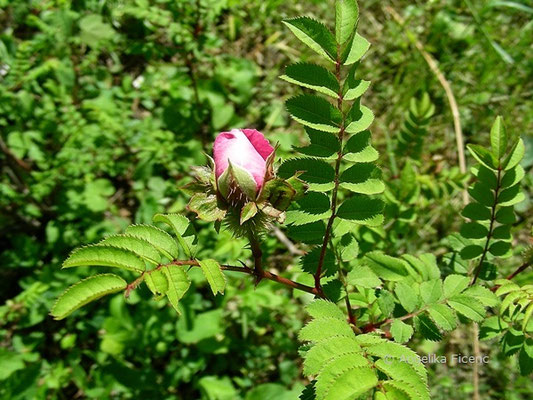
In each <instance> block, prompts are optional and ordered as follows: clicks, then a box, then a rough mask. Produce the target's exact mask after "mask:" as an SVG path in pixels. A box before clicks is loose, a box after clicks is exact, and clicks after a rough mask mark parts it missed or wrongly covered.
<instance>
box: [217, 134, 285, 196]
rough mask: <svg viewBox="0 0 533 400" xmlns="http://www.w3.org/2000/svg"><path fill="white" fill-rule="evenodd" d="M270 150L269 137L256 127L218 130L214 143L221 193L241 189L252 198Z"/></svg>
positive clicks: (236, 192) (259, 185) (234, 193)
mask: <svg viewBox="0 0 533 400" xmlns="http://www.w3.org/2000/svg"><path fill="white" fill-rule="evenodd" d="M273 152H274V148H273V147H272V146H271V145H270V143H269V142H268V140H267V139H265V137H264V136H263V134H262V133H261V132H259V131H256V130H255V129H233V130H232V131H231V132H222V133H220V134H219V135H218V136H217V138H216V139H215V144H214V147H213V156H214V160H215V176H216V179H217V187H218V190H219V192H220V194H221V195H222V196H223V197H224V198H226V199H229V198H230V197H231V198H234V197H235V198H237V197H239V196H241V195H242V194H243V193H244V194H245V195H246V197H247V198H248V199H249V200H255V198H256V195H257V193H259V191H260V190H261V188H262V187H263V185H264V183H265V177H266V176H267V175H268V165H267V160H268V158H269V156H270V155H271V154H272V153H273Z"/></svg>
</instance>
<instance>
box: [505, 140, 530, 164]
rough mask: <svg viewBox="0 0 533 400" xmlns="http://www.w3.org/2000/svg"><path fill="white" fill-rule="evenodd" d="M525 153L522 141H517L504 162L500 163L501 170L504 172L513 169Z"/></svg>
mask: <svg viewBox="0 0 533 400" xmlns="http://www.w3.org/2000/svg"><path fill="white" fill-rule="evenodd" d="M525 152H526V147H525V146H524V141H523V140H522V139H518V141H517V142H516V143H515V144H514V146H513V147H512V148H511V151H510V152H509V155H508V156H507V157H506V158H505V161H504V162H503V163H502V168H503V169H504V170H505V171H508V170H510V169H511V168H514V167H515V166H517V165H518V163H519V162H520V161H521V160H522V158H523V157H524V154H525Z"/></svg>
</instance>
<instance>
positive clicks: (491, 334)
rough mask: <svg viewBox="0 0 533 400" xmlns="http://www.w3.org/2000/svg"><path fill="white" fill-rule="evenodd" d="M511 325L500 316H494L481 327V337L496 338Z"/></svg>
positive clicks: (486, 338)
mask: <svg viewBox="0 0 533 400" xmlns="http://www.w3.org/2000/svg"><path fill="white" fill-rule="evenodd" d="M508 327H509V325H508V324H507V322H505V321H504V320H502V319H501V318H500V317H499V316H496V315H495V316H492V317H489V318H487V319H486V320H485V321H483V324H482V325H481V326H480V328H479V338H480V339H481V340H489V339H494V338H495V337H498V336H500V335H501V334H502V333H503V332H504V331H505V330H507V329H508Z"/></svg>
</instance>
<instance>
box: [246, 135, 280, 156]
mask: <svg viewBox="0 0 533 400" xmlns="http://www.w3.org/2000/svg"><path fill="white" fill-rule="evenodd" d="M241 130H242V132H243V133H244V134H245V135H246V137H247V138H248V140H249V141H250V142H251V143H252V145H253V146H254V147H255V149H256V150H257V152H258V153H259V154H261V157H263V159H265V160H266V159H267V158H268V156H270V154H272V152H273V151H274V148H273V147H272V146H271V145H270V143H269V142H268V140H267V139H266V138H265V136H264V135H263V134H262V133H261V132H259V131H256V130H255V129H241Z"/></svg>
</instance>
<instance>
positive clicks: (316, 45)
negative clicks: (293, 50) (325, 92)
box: [283, 17, 337, 62]
mask: <svg viewBox="0 0 533 400" xmlns="http://www.w3.org/2000/svg"><path fill="white" fill-rule="evenodd" d="M283 23H284V24H285V25H286V26H287V27H288V28H289V29H290V30H291V31H292V33H294V35H295V36H296V37H297V38H298V39H300V40H301V41H302V42H303V43H304V44H305V45H307V46H309V47H310V48H311V49H312V50H314V51H315V52H317V53H318V54H320V55H321V56H323V57H324V58H326V59H327V60H329V61H332V62H333V61H334V60H335V59H336V57H337V44H336V43H335V38H334V37H333V34H332V33H331V32H330V31H329V29H328V28H327V27H326V26H325V25H324V24H322V23H320V22H318V21H316V20H314V19H312V18H309V17H297V18H291V19H287V20H285V21H283Z"/></svg>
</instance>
